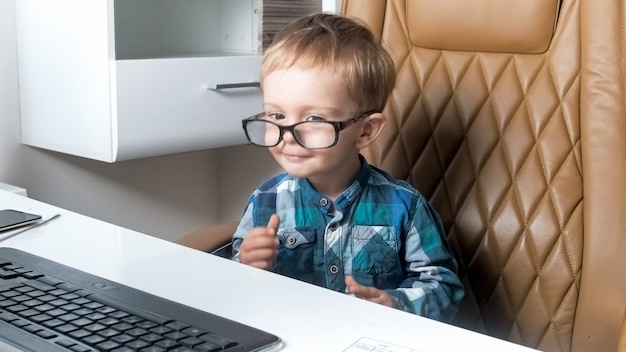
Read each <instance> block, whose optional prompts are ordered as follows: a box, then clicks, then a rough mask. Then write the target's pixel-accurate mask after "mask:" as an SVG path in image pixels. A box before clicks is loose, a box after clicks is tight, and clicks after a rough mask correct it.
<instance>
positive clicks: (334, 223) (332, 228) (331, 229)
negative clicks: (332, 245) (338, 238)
mask: <svg viewBox="0 0 626 352" xmlns="http://www.w3.org/2000/svg"><path fill="white" fill-rule="evenodd" d="M328 229H329V230H330V231H335V230H337V223H336V222H333V223H332V224H330V225H329V226H328Z"/></svg>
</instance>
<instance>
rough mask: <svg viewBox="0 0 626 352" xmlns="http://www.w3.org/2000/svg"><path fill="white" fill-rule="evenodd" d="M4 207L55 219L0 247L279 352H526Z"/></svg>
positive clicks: (143, 240)
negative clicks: (242, 328)
mask: <svg viewBox="0 0 626 352" xmlns="http://www.w3.org/2000/svg"><path fill="white" fill-rule="evenodd" d="M7 208H12V209H18V210H22V211H29V212H34V213H39V214H44V215H46V214H50V213H59V214H60V217H58V218H56V219H53V220H51V221H50V222H48V223H46V224H43V225H41V226H38V227H35V228H32V229H30V230H28V231H25V232H22V233H20V234H19V235H16V236H13V237H11V238H8V239H6V240H4V241H1V240H2V239H3V238H4V237H5V236H6V235H5V234H1V233H0V241H1V242H0V246H4V247H14V248H18V249H21V250H24V251H27V252H31V253H33V254H36V255H39V256H42V257H45V258H49V259H52V260H55V261H57V262H60V263H62V264H66V265H69V266H72V267H75V268H78V269H81V270H84V271H87V272H89V273H92V274H95V275H99V276H101V277H104V278H106V279H109V280H113V281H116V282H119V283H122V284H125V285H128V286H132V287H135V288H138V289H140V290H144V291H147V292H150V293H152V294H156V295H159V296H162V297H165V298H168V299H171V300H174V301H178V302H180V303H183V304H186V305H189V306H192V307H195V308H198V309H201V310H206V311H209V312H211V313H214V314H217V315H221V316H224V317H226V318H229V319H232V320H235V321H239V322H241V323H244V324H247V325H251V326H253V327H256V328H259V329H262V330H265V331H268V332H270V333H272V334H275V335H277V336H279V337H280V338H281V339H282V340H283V348H282V350H284V351H346V352H352V351H357V348H356V347H354V346H355V343H356V342H357V341H359V340H360V341H361V342H367V341H366V340H365V339H364V338H368V339H372V340H374V341H380V342H381V343H387V344H388V348H386V349H385V348H382V346H380V347H381V349H377V350H376V351H392V352H395V351H403V352H422V351H481V352H484V351H532V350H531V349H528V348H525V347H522V346H519V345H515V344H511V343H508V342H505V341H502V340H498V339H494V338H491V337H488V336H485V335H481V334H477V333H474V332H471V331H468V330H464V329H460V328H457V327H454V326H451V325H447V324H443V323H439V322H436V321H433V320H430V319H426V318H422V317H419V316H415V315H413V314H409V313H404V312H401V311H398V310H395V309H391V308H386V307H383V306H380V305H377V304H373V303H369V302H366V301H363V300H360V299H358V298H354V297H351V296H348V295H344V294H340V293H336V292H333V291H330V290H327V289H323V288H319V287H316V286H312V285H309V284H305V283H302V282H300V281H297V280H292V279H289V278H285V277H282V276H279V275H276V274H272V273H269V272H265V271H262V270H258V269H255V268H252V267H248V266H246V265H243V264H238V263H235V262H231V261H229V260H226V259H222V258H219V257H216V256H213V255H210V254H206V253H203V252H199V251H196V250H193V249H189V248H186V247H183V246H180V245H177V244H174V243H171V242H168V241H165V240H161V239H158V238H155V237H151V236H148V235H145V234H141V233H138V232H135V231H132V230H128V229H125V228H122V227H119V226H115V225H112V224H109V223H106V222H102V221H99V220H96V219H93V218H89V217H86V216H83V215H80V214H77V213H73V212H70V211H67V210H64V209H60V208H57V207H53V206H50V205H47V204H44V203H41V202H38V201H35V200H32V199H29V198H26V197H23V196H19V195H15V194H12V193H9V192H6V191H0V209H7ZM120 211H132V209H120ZM172 216H176V214H172ZM351 346H352V347H351ZM391 347H394V348H391ZM401 347H402V348H401ZM358 351H364V350H363V349H358Z"/></svg>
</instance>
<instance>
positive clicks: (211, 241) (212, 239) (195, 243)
mask: <svg viewBox="0 0 626 352" xmlns="http://www.w3.org/2000/svg"><path fill="white" fill-rule="evenodd" d="M238 225H239V222H238V221H232V222H226V223H221V224H217V225H214V226H209V227H206V228H203V229H200V230H198V231H194V232H192V233H190V234H187V235H185V236H183V237H181V238H179V239H177V240H176V241H175V243H178V244H180V245H183V246H186V247H190V248H193V249H197V250H200V251H203V252H211V251H213V250H215V249H218V248H220V247H222V246H223V245H225V244H227V243H230V241H231V238H232V237H233V234H234V233H235V230H236V229H237V226H238Z"/></svg>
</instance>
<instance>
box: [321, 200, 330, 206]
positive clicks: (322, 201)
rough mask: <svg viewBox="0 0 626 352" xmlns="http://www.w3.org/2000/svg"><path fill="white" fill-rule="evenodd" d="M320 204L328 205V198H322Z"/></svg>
mask: <svg viewBox="0 0 626 352" xmlns="http://www.w3.org/2000/svg"><path fill="white" fill-rule="evenodd" d="M320 205H321V206H323V207H325V206H327V205H328V199H326V198H322V199H320Z"/></svg>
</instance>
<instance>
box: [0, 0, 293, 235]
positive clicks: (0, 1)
mask: <svg viewBox="0 0 626 352" xmlns="http://www.w3.org/2000/svg"><path fill="white" fill-rule="evenodd" d="M15 1H16V0H0V182H4V183H9V184H12V185H16V186H19V187H23V188H26V190H27V191H28V195H29V197H31V198H34V199H38V200H41V201H44V202H46V203H50V204H54V205H57V206H60V207H62V208H66V209H69V210H72V211H75V212H78V213H81V214H85V215H88V216H91V217H94V218H97V219H101V220H105V221H108V222H111V223H114V224H117V225H121V226H124V227H127V228H130V229H133V230H137V231H140V232H144V233H147V234H150V235H154V236H157V237H160V238H164V239H167V240H174V239H176V238H178V237H179V236H182V235H184V234H186V233H189V232H192V231H194V230H196V229H199V228H202V227H204V226H208V225H213V224H216V223H218V222H222V221H228V220H236V219H238V218H239V216H240V215H241V212H242V210H243V206H244V204H245V201H246V199H247V197H248V195H249V194H250V192H251V191H252V190H253V189H254V188H255V187H256V186H257V185H258V184H259V183H260V182H261V181H263V180H264V179H266V178H268V177H270V176H272V175H273V174H275V173H277V172H280V171H281V170H280V167H279V166H278V165H277V164H276V162H275V161H274V160H273V158H272V157H271V155H270V154H269V152H267V151H266V150H263V149H261V148H256V147H251V146H238V147H229V148H222V149H214V150H206V151H199V152H192V153H184V154H176V155H169V156H162V157H155V158H146V159H139V160H131V161H124V162H120V163H115V164H107V163H102V162H99V161H93V160H89V159H83V158H79V157H74V156H70V155H65V154H60V153H56V152H51V151H47V150H42V149H37V148H33V147H29V146H25V145H22V144H21V143H20V116H19V96H18V74H17V54H16V42H15V41H16V37H15Z"/></svg>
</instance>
